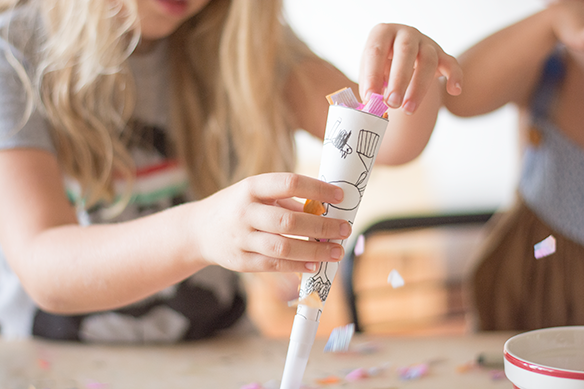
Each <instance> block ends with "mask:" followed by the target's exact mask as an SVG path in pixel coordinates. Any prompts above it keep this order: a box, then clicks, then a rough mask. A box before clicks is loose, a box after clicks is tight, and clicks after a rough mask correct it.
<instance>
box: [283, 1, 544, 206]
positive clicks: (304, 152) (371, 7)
mask: <svg viewBox="0 0 584 389" xmlns="http://www.w3.org/2000/svg"><path fill="white" fill-rule="evenodd" d="M543 5H544V1H543V0H358V1H357V0H285V8H286V13H287V15H288V19H289V22H290V24H291V25H292V27H293V28H294V29H295V31H296V32H297V33H298V35H299V36H300V37H301V38H303V39H304V40H305V41H306V42H307V43H308V44H309V46H310V47H311V48H312V49H313V50H314V51H315V52H316V53H318V54H319V55H321V56H322V57H323V58H325V59H327V60H329V61H330V62H331V63H333V64H334V65H335V66H337V67H338V68H339V69H341V70H342V71H343V72H345V74H347V76H349V77H350V78H351V79H353V80H357V78H358V68H359V62H360V56H361V51H362V48H363V45H364V43H365V40H366V38H367V35H368V33H369V31H370V30H371V28H372V27H373V26H374V25H375V24H377V23H381V22H391V23H402V24H408V25H412V26H414V27H416V28H418V29H419V30H420V31H422V32H423V33H424V34H426V35H428V36H430V37H431V38H433V39H434V40H435V41H437V42H438V43H439V44H440V45H441V46H442V47H443V48H444V50H445V51H446V52H448V53H450V54H452V55H458V54H460V53H461V52H462V51H464V50H465V49H466V48H467V47H469V46H470V45H472V44H473V43H475V42H477V41H478V40H480V39H481V38H483V37H485V36H486V35H488V34H490V33H492V32H494V31H495V30H497V29H500V28H502V27H504V26H506V25H508V24H510V23H512V22H514V21H517V20H519V19H521V18H523V17H525V16H527V15H529V14H531V13H533V12H536V11H537V10H539V9H541V8H542V7H543ZM516 119H517V118H516V113H515V110H514V108H513V107H510V106H508V107H504V108H502V109H500V110H498V111H496V112H494V113H492V114H489V115H484V116H482V117H478V118H473V119H460V118H456V117H454V116H452V115H450V114H449V113H448V112H446V111H445V110H443V111H441V113H440V115H439V119H438V123H437V126H436V129H435V132H434V134H433V135H432V138H431V141H430V144H429V145H428V147H427V148H426V150H425V151H424V152H423V154H422V155H421V156H420V158H419V159H418V160H417V161H415V162H414V163H413V164H414V165H416V166H417V167H416V168H412V167H407V166H406V167H404V168H397V169H398V171H396V170H395V168H393V169H394V170H393V173H388V174H390V175H389V176H388V177H389V178H387V179H385V180H386V181H388V180H390V181H391V182H388V183H387V188H384V189H379V187H378V188H377V189H374V190H376V191H380V190H381V191H384V192H386V196H385V197H382V198H380V199H376V200H373V201H375V202H379V201H385V202H393V203H395V204H396V207H397V209H396V208H391V207H390V208H388V209H386V210H385V211H382V213H383V212H385V213H394V214H395V213H404V214H412V213H423V212H427V211H428V209H434V210H435V209H439V210H442V211H468V210H486V209H495V208H500V207H505V206H507V205H509V204H510V202H511V200H512V196H513V193H514V189H515V185H516V180H517V174H518V144H517V132H516ZM299 142H300V147H299V157H300V159H301V160H302V161H304V162H306V161H308V162H309V163H312V164H315V165H316V166H318V164H319V161H320V160H319V158H320V153H319V147H320V143H319V141H318V142H315V141H314V139H310V138H309V137H308V136H299ZM399 169H402V170H403V171H407V174H400V173H399ZM420 172H423V173H422V174H420ZM379 174H381V173H379ZM379 174H378V176H379ZM383 174H385V173H383ZM383 174H382V175H383ZM412 174H414V175H415V177H414V178H413V180H423V181H425V182H423V183H420V182H413V183H412V182H411V181H412ZM372 179H373V177H372ZM378 179H379V178H378ZM382 179H383V178H382ZM370 188H371V181H370V186H369V188H368V190H367V192H366V196H365V197H366V198H368V196H369V197H370V198H371V197H372V195H370V193H369V192H371V191H373V189H370ZM401 190H403V191H404V192H403V196H401V197H400V198H395V197H391V193H395V192H399V191H401ZM415 191H430V192H431V197H432V199H431V200H430V203H432V204H431V206H428V205H427V203H428V201H418V202H417V203H416V202H414V203H408V200H405V199H408V198H411V197H416V195H414V196H411V194H412V193H413V192H415ZM417 197H418V198H422V199H424V198H426V200H427V197H428V196H421V197H420V196H419V193H418V194H417ZM364 200H365V199H364ZM370 201H371V200H370ZM361 207H362V208H363V204H362V206H361ZM374 208H378V209H379V204H377V205H375V206H374ZM382 208H383V207H382ZM361 212H362V211H361V210H360V213H361ZM377 217H380V216H379V215H377Z"/></svg>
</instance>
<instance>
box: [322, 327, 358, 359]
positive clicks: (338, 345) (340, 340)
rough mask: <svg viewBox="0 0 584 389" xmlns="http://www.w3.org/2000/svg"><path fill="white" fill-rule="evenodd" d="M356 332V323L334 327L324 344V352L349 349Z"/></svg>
mask: <svg viewBox="0 0 584 389" xmlns="http://www.w3.org/2000/svg"><path fill="white" fill-rule="evenodd" d="M354 333H355V324H353V323H351V324H347V325H346V326H342V327H337V328H335V329H333V331H332V332H331V335H330V337H329V339H328V341H327V342H326V345H325V346H324V352H331V353H336V352H343V351H347V350H348V349H349V344H350V343H351V338H353V334H354Z"/></svg>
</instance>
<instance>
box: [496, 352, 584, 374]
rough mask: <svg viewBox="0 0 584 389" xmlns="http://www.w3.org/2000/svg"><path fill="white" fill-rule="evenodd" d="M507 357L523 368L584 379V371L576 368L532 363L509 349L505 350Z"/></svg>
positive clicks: (513, 363)
mask: <svg viewBox="0 0 584 389" xmlns="http://www.w3.org/2000/svg"><path fill="white" fill-rule="evenodd" d="M504 353H505V359H506V360H507V361H508V362H509V363H511V364H512V365H515V366H517V367H519V368H521V369H524V370H528V371H532V372H534V373H538V374H544V375H549V376H552V377H559V378H570V379H573V380H580V381H584V372H579V371H574V370H558V369H555V368H553V367H549V366H542V365H538V364H536V363H530V362H525V361H522V360H521V359H519V358H516V357H515V356H513V355H511V354H510V353H509V352H507V350H505V352H504Z"/></svg>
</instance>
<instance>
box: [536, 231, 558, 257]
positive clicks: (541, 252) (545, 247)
mask: <svg viewBox="0 0 584 389" xmlns="http://www.w3.org/2000/svg"><path fill="white" fill-rule="evenodd" d="M533 250H534V255H535V258H537V259H540V258H544V257H547V256H548V255H551V254H553V253H555V252H556V238H554V237H553V236H552V235H550V236H548V237H547V238H545V239H544V240H542V241H541V242H539V243H536V244H535V245H534V246H533Z"/></svg>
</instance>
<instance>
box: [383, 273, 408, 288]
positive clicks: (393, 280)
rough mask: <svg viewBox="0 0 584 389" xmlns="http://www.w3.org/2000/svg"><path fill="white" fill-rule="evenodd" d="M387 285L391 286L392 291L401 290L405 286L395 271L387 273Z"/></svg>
mask: <svg viewBox="0 0 584 389" xmlns="http://www.w3.org/2000/svg"><path fill="white" fill-rule="evenodd" d="M387 283H388V284H391V286H393V288H394V289H397V288H401V287H402V286H404V285H405V284H406V283H405V282H404V279H403V278H402V276H400V274H399V273H398V272H397V270H395V269H393V270H392V271H391V272H389V276H388V277H387Z"/></svg>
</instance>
